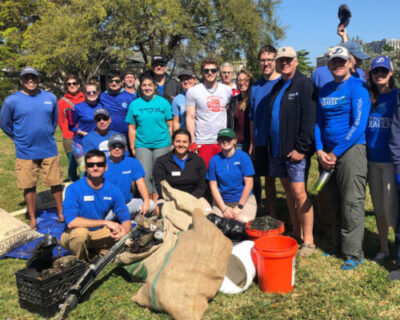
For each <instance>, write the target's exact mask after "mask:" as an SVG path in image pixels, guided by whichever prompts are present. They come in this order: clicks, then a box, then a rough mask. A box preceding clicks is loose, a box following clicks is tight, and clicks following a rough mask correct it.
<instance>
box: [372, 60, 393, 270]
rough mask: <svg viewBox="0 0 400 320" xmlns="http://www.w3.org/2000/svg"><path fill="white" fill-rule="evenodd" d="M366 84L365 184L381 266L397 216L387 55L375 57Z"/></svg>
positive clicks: (391, 68)
mask: <svg viewBox="0 0 400 320" xmlns="http://www.w3.org/2000/svg"><path fill="white" fill-rule="evenodd" d="M369 85H370V91H371V97H372V108H371V113H370V115H369V119H368V127H367V131H366V141H367V156H368V183H369V187H370V191H371V198H372V204H373V206H374V211H375V216H376V225H377V228H378V235H379V243H380V251H379V252H378V254H377V255H376V257H375V259H374V261H375V262H376V263H378V264H380V265H382V264H383V263H384V262H385V261H386V260H387V259H388V258H389V247H388V230H389V225H390V226H392V227H393V228H394V227H395V226H396V217H397V190H396V184H395V181H394V176H395V175H394V167H393V164H392V158H391V155H390V149H389V139H390V126H391V123H392V117H393V112H394V110H395V107H396V104H397V96H398V90H397V89H395V88H393V87H394V79H393V67H392V63H391V61H390V59H389V58H388V57H387V56H379V57H377V58H375V59H374V60H373V61H372V63H371V68H370V72H369Z"/></svg>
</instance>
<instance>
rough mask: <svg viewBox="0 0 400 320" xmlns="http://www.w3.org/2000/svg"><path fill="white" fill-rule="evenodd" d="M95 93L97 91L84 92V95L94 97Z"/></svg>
mask: <svg viewBox="0 0 400 320" xmlns="http://www.w3.org/2000/svg"><path fill="white" fill-rule="evenodd" d="M96 93H97V90H93V91H86V94H87V95H88V96H92V95H93V96H94V95H95V94H96Z"/></svg>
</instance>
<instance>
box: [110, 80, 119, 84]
mask: <svg viewBox="0 0 400 320" xmlns="http://www.w3.org/2000/svg"><path fill="white" fill-rule="evenodd" d="M114 82H115V83H117V84H120V83H121V79H110V80H108V83H114Z"/></svg>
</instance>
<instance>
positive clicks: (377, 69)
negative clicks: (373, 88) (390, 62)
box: [371, 67, 389, 75]
mask: <svg viewBox="0 0 400 320" xmlns="http://www.w3.org/2000/svg"><path fill="white" fill-rule="evenodd" d="M371 73H372V74H378V73H382V74H384V75H387V74H388V73H389V70H388V69H386V68H382V67H379V68H375V69H374V70H372V71H371Z"/></svg>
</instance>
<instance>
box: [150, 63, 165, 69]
mask: <svg viewBox="0 0 400 320" xmlns="http://www.w3.org/2000/svg"><path fill="white" fill-rule="evenodd" d="M166 65H167V64H166V63H163V62H155V63H153V68H154V67H165V66H166Z"/></svg>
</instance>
